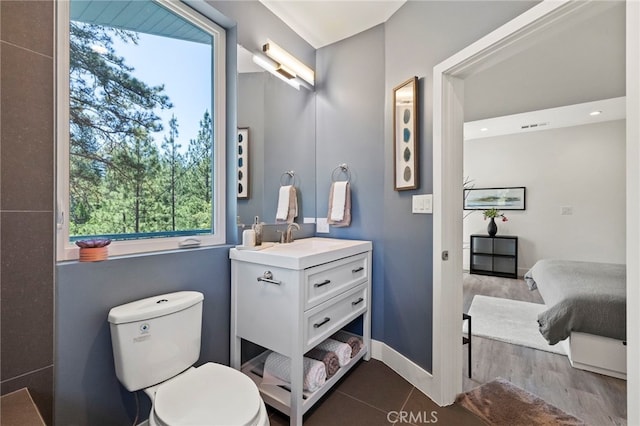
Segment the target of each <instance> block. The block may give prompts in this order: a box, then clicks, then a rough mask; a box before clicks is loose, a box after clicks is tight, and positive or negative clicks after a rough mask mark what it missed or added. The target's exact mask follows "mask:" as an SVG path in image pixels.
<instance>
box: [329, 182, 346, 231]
mask: <svg viewBox="0 0 640 426" xmlns="http://www.w3.org/2000/svg"><path fill="white" fill-rule="evenodd" d="M327 223H329V224H330V225H333V226H335V227H344V226H349V225H350V224H351V186H350V185H349V182H346V181H345V182H333V183H332V184H331V189H330V190H329V213H328V214H327Z"/></svg>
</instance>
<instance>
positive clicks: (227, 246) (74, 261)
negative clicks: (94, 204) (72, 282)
mask: <svg viewBox="0 0 640 426" xmlns="http://www.w3.org/2000/svg"><path fill="white" fill-rule="evenodd" d="M232 247H235V245H234V244H226V243H225V244H219V245H210V246H204V247H191V248H183V249H171V250H158V251H149V252H144V253H132V254H123V255H119V256H109V257H108V258H107V259H106V260H102V261H98V262H80V261H79V260H78V259H70V260H59V261H57V262H56V265H72V264H80V263H87V264H91V263H102V262H109V261H110V260H123V259H134V258H144V257H149V256H165V255H170V254H185V253H189V252H194V251H203V250H218V249H220V250H229V249H231V248H232Z"/></svg>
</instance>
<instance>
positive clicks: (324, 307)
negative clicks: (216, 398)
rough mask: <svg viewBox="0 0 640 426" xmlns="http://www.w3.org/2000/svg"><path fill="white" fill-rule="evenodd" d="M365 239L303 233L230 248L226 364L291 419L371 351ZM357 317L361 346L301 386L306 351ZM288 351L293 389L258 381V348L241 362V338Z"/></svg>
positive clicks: (296, 420) (368, 249)
mask: <svg viewBox="0 0 640 426" xmlns="http://www.w3.org/2000/svg"><path fill="white" fill-rule="evenodd" d="M371 250H372V244H371V242H370V241H353V240H338V239H329V238H307V239H303V240H297V241H294V242H293V243H289V244H279V245H275V246H274V247H271V248H268V249H265V250H259V251H258V250H256V251H249V250H237V249H231V251H230V254H229V257H230V258H231V281H232V282H231V365H232V366H233V367H234V368H237V369H241V370H242V371H243V372H244V373H245V374H247V375H248V376H249V377H251V378H252V379H253V380H254V381H255V382H256V384H257V385H258V387H259V389H260V393H261V395H262V398H263V399H264V401H265V403H267V404H269V405H271V406H272V407H274V408H276V409H277V410H279V411H281V412H283V413H285V414H287V415H289V416H290V418H291V424H292V425H301V424H302V415H303V414H304V413H305V412H306V411H307V410H308V409H309V408H311V406H313V404H315V403H316V402H317V401H318V400H319V399H320V397H321V396H322V395H324V394H325V393H326V392H327V391H328V390H329V389H330V388H331V387H332V386H333V384H334V383H335V382H336V381H338V380H339V379H340V378H341V377H342V376H343V375H344V374H345V373H346V372H347V371H348V370H349V369H350V368H351V367H352V366H353V365H355V363H356V362H357V361H358V360H359V359H361V358H365V359H367V360H368V359H369V358H370V356H371V355H370V351H371V317H370V311H371V303H370V299H371ZM358 317H362V329H363V335H362V340H363V342H364V349H363V350H361V351H360V353H359V354H358V355H357V356H355V357H354V358H352V360H351V362H350V363H349V364H348V365H346V366H344V367H342V368H340V370H339V371H338V373H336V374H335V375H334V376H333V377H331V378H330V379H329V380H327V382H326V384H325V385H324V386H323V387H321V388H320V389H319V390H317V391H315V392H312V393H309V392H306V391H304V392H303V389H302V383H303V367H302V358H303V356H304V354H305V353H306V352H308V351H309V350H310V349H312V348H313V347H315V346H316V345H318V344H319V343H320V342H322V341H323V340H324V339H326V338H328V337H330V336H331V335H332V334H334V333H335V332H336V331H338V330H340V329H341V328H343V327H344V326H345V325H347V324H348V323H350V322H351V321H353V320H354V319H356V318H358ZM243 339H244V340H247V341H250V342H253V343H255V344H257V345H260V346H263V347H265V348H267V349H270V350H273V351H275V352H279V353H281V354H283V355H286V356H288V357H289V358H291V386H290V390H289V389H285V388H284V387H281V386H276V385H262V384H261V382H262V378H261V377H260V375H259V370H260V369H261V368H260V365H261V363H263V362H264V359H265V357H266V354H264V353H263V354H262V355H260V356H258V357H256V358H254V359H252V360H249V361H247V362H245V363H244V365H241V359H240V358H241V356H240V353H241V344H242V340H243Z"/></svg>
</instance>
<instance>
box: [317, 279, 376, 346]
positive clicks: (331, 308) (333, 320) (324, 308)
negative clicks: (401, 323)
mask: <svg viewBox="0 0 640 426" xmlns="http://www.w3.org/2000/svg"><path fill="white" fill-rule="evenodd" d="M338 299H339V300H337V301H334V300H330V301H328V302H326V303H323V304H322V305H319V306H316V307H315V308H313V309H311V310H309V311H308V312H305V314H304V342H305V347H304V352H307V351H308V350H309V349H311V348H313V347H314V346H316V345H318V344H319V343H320V342H322V341H323V340H324V339H326V338H327V337H329V336H331V335H332V334H333V333H335V332H336V331H338V330H339V329H340V328H342V327H344V326H345V325H346V324H348V323H349V322H350V321H351V320H353V319H354V318H356V317H357V316H359V315H362V314H363V313H364V312H366V311H367V309H368V306H369V300H368V294H367V284H366V283H365V284H362V285H360V286H358V287H357V288H354V289H352V290H349V291H348V292H347V293H346V294H344V295H342V296H340V297H339V298H338Z"/></svg>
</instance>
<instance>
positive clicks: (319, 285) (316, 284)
mask: <svg viewBox="0 0 640 426" xmlns="http://www.w3.org/2000/svg"><path fill="white" fill-rule="evenodd" d="M327 284H331V280H324V281H322V282H321V283H315V284H314V285H313V286H314V287H315V288H318V287H322V286H323V285H327Z"/></svg>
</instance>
